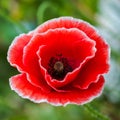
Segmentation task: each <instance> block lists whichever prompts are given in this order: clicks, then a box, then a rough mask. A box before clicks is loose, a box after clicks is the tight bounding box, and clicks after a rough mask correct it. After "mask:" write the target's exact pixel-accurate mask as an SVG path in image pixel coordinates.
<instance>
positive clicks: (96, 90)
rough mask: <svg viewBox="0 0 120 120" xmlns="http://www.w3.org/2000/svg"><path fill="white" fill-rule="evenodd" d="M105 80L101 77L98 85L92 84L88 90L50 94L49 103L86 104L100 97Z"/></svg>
mask: <svg viewBox="0 0 120 120" xmlns="http://www.w3.org/2000/svg"><path fill="white" fill-rule="evenodd" d="M103 86H104V78H103V77H102V76H100V78H99V79H98V82H97V83H92V84H91V85H90V86H89V88H88V89H84V90H81V89H72V88H71V90H72V91H71V92H66V93H60V92H59V93H56V92H53V93H50V94H49V96H48V102H50V103H52V104H54V105H66V104H79V105H82V104H85V103H87V102H90V101H92V100H93V99H94V98H96V97H98V96H99V95H100V94H101V93H102V90H103Z"/></svg>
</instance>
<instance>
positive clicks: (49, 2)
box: [0, 0, 120, 120]
mask: <svg viewBox="0 0 120 120" xmlns="http://www.w3.org/2000/svg"><path fill="white" fill-rule="evenodd" d="M59 16H73V17H76V18H80V19H83V20H85V21H88V22H89V23H91V24H92V25H93V26H95V27H96V28H97V29H98V30H99V33H100V34H101V35H102V36H103V37H104V38H105V39H106V41H107V42H108V43H109V45H110V47H111V61H110V64H111V69H110V72H109V73H108V74H107V75H105V77H106V84H105V88H104V91H103V94H102V95H101V96H100V97H99V98H96V99H95V100H93V101H92V102H91V103H90V105H92V107H93V109H94V110H96V111H98V112H100V113H103V114H104V115H106V116H108V117H109V118H110V119H111V120H120V0H0V120H99V119H100V118H99V117H95V115H94V114H91V112H90V111H89V110H88V109H86V108H85V106H77V105H67V106H66V107H54V106H52V105H49V104H46V103H41V104H35V103H32V102H31V101H29V100H26V99H22V98H21V97H19V96H18V95H17V94H16V93H15V92H14V91H12V90H11V89H10V86H9V77H11V76H13V75H15V74H17V73H18V72H17V70H16V69H14V68H13V67H11V66H10V65H9V63H8V62H7V60H6V56H7V50H8V47H9V45H10V44H11V42H12V40H13V39H14V37H15V36H17V35H19V34H20V33H27V32H28V31H30V30H33V29H34V28H36V26H38V25H39V24H42V23H43V22H44V21H46V20H48V19H52V18H55V17H59Z"/></svg>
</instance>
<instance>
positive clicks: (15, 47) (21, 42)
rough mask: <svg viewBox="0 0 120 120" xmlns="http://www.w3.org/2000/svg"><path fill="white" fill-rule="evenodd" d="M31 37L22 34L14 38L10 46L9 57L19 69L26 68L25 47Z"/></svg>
mask: <svg viewBox="0 0 120 120" xmlns="http://www.w3.org/2000/svg"><path fill="white" fill-rule="evenodd" d="M30 39H31V36H29V35H26V34H21V35H20V36H18V37H16V38H15V39H14V40H13V42H12V44H11V45H10V47H9V50H8V56H7V59H8V61H9V62H10V64H11V65H12V66H15V67H17V68H18V69H19V70H25V67H24V65H23V62H22V57H23V49H24V47H25V46H26V45H27V44H28V42H29V41H30Z"/></svg>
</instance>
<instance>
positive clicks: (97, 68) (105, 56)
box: [73, 38, 110, 89]
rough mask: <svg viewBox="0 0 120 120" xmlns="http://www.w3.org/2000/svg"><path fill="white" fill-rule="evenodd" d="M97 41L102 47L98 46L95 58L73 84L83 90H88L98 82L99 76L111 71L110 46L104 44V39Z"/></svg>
mask: <svg viewBox="0 0 120 120" xmlns="http://www.w3.org/2000/svg"><path fill="white" fill-rule="evenodd" d="M97 41H98V42H99V43H98V44H100V45H101V46H100V45H97V46H96V47H97V52H96V55H95V57H94V58H93V59H91V60H90V61H89V62H87V63H86V64H85V65H84V67H83V68H82V70H81V72H80V74H79V75H78V76H77V79H76V80H75V81H74V82H73V85H74V86H76V85H77V86H78V85H79V87H81V88H82V89H87V88H88V86H89V85H90V84H91V83H92V82H96V81H97V80H98V77H99V75H101V74H104V73H107V72H108V71H109V67H110V65H109V57H110V51H109V46H108V45H107V44H105V43H104V42H103V40H102V38H98V40H97ZM100 42H101V43H100Z"/></svg>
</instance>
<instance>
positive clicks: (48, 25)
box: [7, 17, 109, 105]
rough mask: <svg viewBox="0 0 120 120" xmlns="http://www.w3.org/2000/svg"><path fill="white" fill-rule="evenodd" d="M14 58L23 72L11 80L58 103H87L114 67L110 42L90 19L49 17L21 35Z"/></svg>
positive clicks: (33, 96)
mask: <svg viewBox="0 0 120 120" xmlns="http://www.w3.org/2000/svg"><path fill="white" fill-rule="evenodd" d="M7 58H8V61H9V62H10V64H11V65H12V66H14V67H16V68H17V69H18V71H19V72H20V74H19V75H16V76H13V77H11V78H10V86H11V89H12V90H15V91H16V92H17V93H18V94H19V95H20V96H22V97H23V98H28V99H30V100H32V101H34V102H37V103H40V102H49V103H51V104H53V105H66V104H68V103H71V104H84V103H87V102H89V101H91V100H92V99H93V98H96V97H97V96H99V95H100V93H101V92H102V89H103V86H104V77H103V74H104V73H107V72H108V70H109V46H108V44H107V43H106V42H105V41H104V39H103V38H102V37H101V36H100V35H99V34H98V33H97V32H96V30H95V28H93V27H92V26H91V25H90V24H88V23H87V22H84V21H82V20H79V19H75V18H72V17H60V18H56V19H52V20H49V21H47V22H45V23H43V24H42V25H40V26H38V27H37V28H36V29H35V30H33V31H31V32H29V33H28V34H21V35H19V36H18V37H16V38H15V39H14V40H13V42H12V44H11V46H10V47H9V50H8V57H7Z"/></svg>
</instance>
